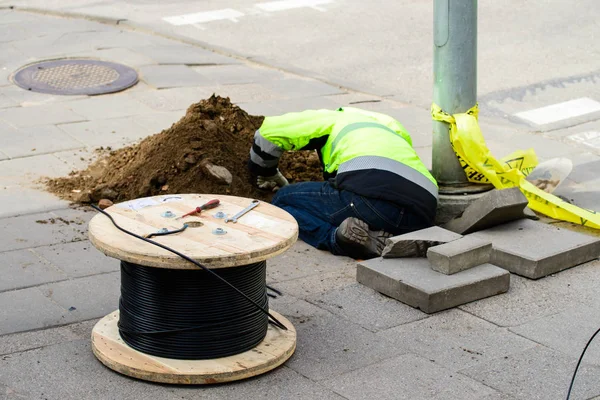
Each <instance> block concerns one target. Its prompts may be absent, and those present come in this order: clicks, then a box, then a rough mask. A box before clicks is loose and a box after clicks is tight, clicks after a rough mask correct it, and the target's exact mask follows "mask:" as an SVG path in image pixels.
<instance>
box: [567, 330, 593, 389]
mask: <svg viewBox="0 0 600 400" xmlns="http://www.w3.org/2000/svg"><path fill="white" fill-rule="evenodd" d="M599 332H600V328H598V330H597V331H596V332H595V333H594V334H593V335H592V337H591V338H590V340H588V342H587V344H586V345H585V347H584V348H583V351H582V352H581V355H580V356H579V361H577V366H576V367H575V371H574V372H573V377H572V378H571V384H570V385H569V391H568V392H567V399H566V400H569V399H570V398H571V390H572V389H573V383H575V376H577V371H578V370H579V365H580V364H581V361H582V360H583V356H584V355H585V352H586V350H587V349H588V347H589V345H590V344H591V343H592V340H594V338H595V337H596V335H597V334H598V333H599Z"/></svg>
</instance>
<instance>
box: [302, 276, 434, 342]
mask: <svg viewBox="0 0 600 400" xmlns="http://www.w3.org/2000/svg"><path fill="white" fill-rule="evenodd" d="M308 301H309V302H311V303H313V304H315V305H316V306H318V307H321V308H324V309H326V310H328V311H330V312H332V313H333V314H336V315H339V316H342V317H344V318H347V319H349V320H350V321H352V322H354V323H355V324H358V325H360V326H362V327H363V328H365V329H367V330H369V331H371V332H377V331H379V330H382V329H387V328H390V327H393V326H397V325H401V324H406V323H408V322H413V321H417V320H420V319H423V318H427V314H425V313H423V312H421V311H419V310H416V309H414V308H412V307H409V306H407V305H405V304H402V303H400V302H399V301H396V300H394V299H390V298H389V297H387V296H383V295H381V294H379V293H377V292H376V291H374V290H372V289H369V288H367V287H365V286H363V285H360V284H358V283H355V284H353V285H350V286H346V287H342V288H340V289H334V290H330V291H327V292H325V293H323V294H321V295H318V296H312V297H309V298H308ZM374 310H377V312H373V311H374Z"/></svg>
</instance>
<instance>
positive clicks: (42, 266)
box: [0, 249, 67, 292]
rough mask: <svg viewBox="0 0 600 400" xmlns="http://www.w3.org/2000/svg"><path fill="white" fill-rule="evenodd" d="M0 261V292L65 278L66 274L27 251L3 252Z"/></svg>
mask: <svg viewBox="0 0 600 400" xmlns="http://www.w3.org/2000/svg"><path fill="white" fill-rule="evenodd" d="M0 259H1V260H2V265H3V268H2V274H3V278H2V280H1V281H0V292H4V291H7V290H14V289H20V288H25V287H30V286H35V285H40V284H43V283H48V282H54V281H59V280H63V279H66V278H67V274H65V273H64V272H62V271H61V270H59V269H58V268H56V267H54V266H53V265H51V264H50V263H49V262H48V261H45V260H43V259H41V258H40V257H38V256H37V255H36V254H34V253H33V252H31V251H30V250H27V249H23V250H16V251H7V252H4V253H2V255H1V256H0Z"/></svg>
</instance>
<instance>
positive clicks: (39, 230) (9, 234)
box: [0, 212, 86, 252]
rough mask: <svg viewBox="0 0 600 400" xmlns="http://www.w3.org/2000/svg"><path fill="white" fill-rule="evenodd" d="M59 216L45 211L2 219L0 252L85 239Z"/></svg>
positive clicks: (84, 236)
mask: <svg viewBox="0 0 600 400" xmlns="http://www.w3.org/2000/svg"><path fill="white" fill-rule="evenodd" d="M59 218H62V217H60V216H59V215H58V214H55V213H54V212H46V213H40V214H28V215H23V216H20V217H11V218H4V219H2V220H1V223H2V226H3V231H4V233H3V236H2V239H3V240H2V241H0V252H3V251H8V250H18V249H24V248H30V247H37V246H46V245H51V244H58V243H68V242H74V241H80V240H84V239H86V235H84V234H82V233H81V232H80V231H78V230H77V229H75V228H74V226H73V225H72V224H71V223H69V224H67V223H65V222H63V221H62V220H60V219H59ZM63 219H64V218H63ZM37 221H40V222H37ZM53 221H54V222H53Z"/></svg>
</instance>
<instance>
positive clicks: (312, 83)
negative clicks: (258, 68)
mask: <svg viewBox="0 0 600 400" xmlns="http://www.w3.org/2000/svg"><path fill="white" fill-rule="evenodd" d="M263 85H264V86H265V87H267V88H269V89H271V90H273V91H275V92H278V93H281V94H284V95H285V96H286V97H287V98H298V97H317V96H328V95H333V94H342V93H346V91H345V90H342V89H340V88H339V87H335V86H331V85H328V84H326V83H323V82H320V81H316V80H309V79H297V78H288V79H278V80H273V81H269V82H265V83H264V84H263Z"/></svg>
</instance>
